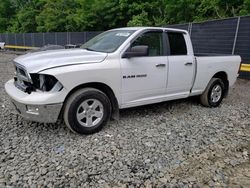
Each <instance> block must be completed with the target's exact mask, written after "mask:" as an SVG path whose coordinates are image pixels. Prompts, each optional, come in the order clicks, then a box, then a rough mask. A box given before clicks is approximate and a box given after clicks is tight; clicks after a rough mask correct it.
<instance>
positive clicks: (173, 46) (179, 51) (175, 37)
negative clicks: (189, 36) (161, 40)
mask: <svg viewBox="0 0 250 188" xmlns="http://www.w3.org/2000/svg"><path fill="white" fill-rule="evenodd" d="M168 41H169V46H170V55H187V46H186V41H185V39H184V36H183V34H182V33H174V32H169V33H168Z"/></svg>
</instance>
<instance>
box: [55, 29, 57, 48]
mask: <svg viewBox="0 0 250 188" xmlns="http://www.w3.org/2000/svg"><path fill="white" fill-rule="evenodd" d="M55 43H56V45H57V33H56V32H55Z"/></svg>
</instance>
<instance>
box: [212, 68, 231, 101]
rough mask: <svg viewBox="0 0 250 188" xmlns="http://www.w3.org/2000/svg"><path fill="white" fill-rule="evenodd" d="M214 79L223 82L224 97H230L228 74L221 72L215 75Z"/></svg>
mask: <svg viewBox="0 0 250 188" xmlns="http://www.w3.org/2000/svg"><path fill="white" fill-rule="evenodd" d="M212 78H220V79H221V80H222V81H223V83H224V85H225V92H224V97H226V96H227V95H228V90H229V81H228V76H227V73H226V72H224V71H220V72H217V73H216V74H214V76H213V77H212Z"/></svg>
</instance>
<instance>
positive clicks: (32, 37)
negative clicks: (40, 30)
mask: <svg viewBox="0 0 250 188" xmlns="http://www.w3.org/2000/svg"><path fill="white" fill-rule="evenodd" d="M34 43H35V41H34V33H31V46H35V44H34Z"/></svg>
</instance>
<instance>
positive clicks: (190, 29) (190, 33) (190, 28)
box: [189, 23, 193, 38]
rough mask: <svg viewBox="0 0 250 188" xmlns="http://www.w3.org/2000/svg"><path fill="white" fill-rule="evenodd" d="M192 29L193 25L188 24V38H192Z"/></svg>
mask: <svg viewBox="0 0 250 188" xmlns="http://www.w3.org/2000/svg"><path fill="white" fill-rule="evenodd" d="M192 29H193V23H190V27H189V35H190V38H191V36H192Z"/></svg>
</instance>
